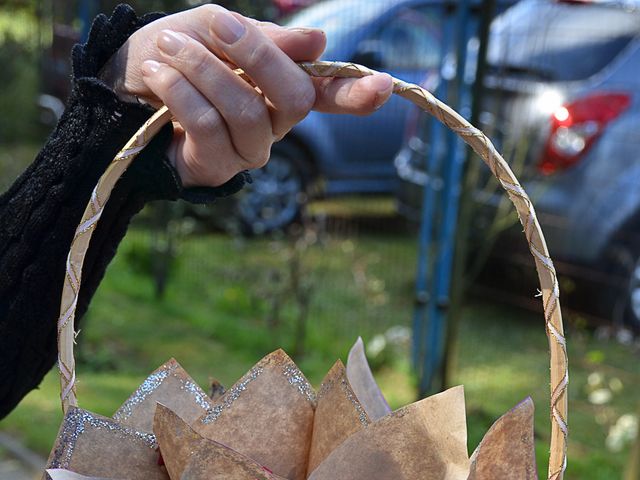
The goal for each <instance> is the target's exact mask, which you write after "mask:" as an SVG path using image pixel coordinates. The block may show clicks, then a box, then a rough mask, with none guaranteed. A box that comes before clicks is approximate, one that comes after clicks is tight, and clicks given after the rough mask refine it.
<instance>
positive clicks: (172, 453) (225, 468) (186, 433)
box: [153, 405, 280, 480]
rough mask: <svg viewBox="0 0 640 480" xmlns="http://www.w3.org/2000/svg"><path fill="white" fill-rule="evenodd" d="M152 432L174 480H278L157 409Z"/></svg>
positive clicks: (173, 414)
mask: <svg viewBox="0 0 640 480" xmlns="http://www.w3.org/2000/svg"><path fill="white" fill-rule="evenodd" d="M153 431H154V432H155V434H156V435H157V438H158V444H159V445H160V451H161V452H162V458H163V460H164V463H165V465H166V467H167V471H168V472H169V476H170V478H171V479H172V480H218V479H219V480H256V479H261V480H276V479H277V478H280V477H277V476H275V475H272V474H271V473H270V472H268V471H266V470H265V469H264V468H263V467H262V466H260V465H259V464H258V463H256V462H254V461H253V460H251V459H250V458H248V457H245V456H244V455H241V454H240V453H238V452H235V451H233V450H231V449H230V448H227V447H225V446H224V445H221V444H219V443H217V442H214V441H213V440H207V439H206V438H203V437H201V436H200V435H198V434H197V433H196V432H195V430H193V429H192V428H191V427H190V426H189V425H188V424H186V423H185V422H184V421H183V420H182V419H181V418H180V417H179V416H178V415H176V414H175V413H174V412H172V411H171V410H169V409H168V408H167V407H165V406H164V405H158V408H157V410H156V414H155V420H154V428H153Z"/></svg>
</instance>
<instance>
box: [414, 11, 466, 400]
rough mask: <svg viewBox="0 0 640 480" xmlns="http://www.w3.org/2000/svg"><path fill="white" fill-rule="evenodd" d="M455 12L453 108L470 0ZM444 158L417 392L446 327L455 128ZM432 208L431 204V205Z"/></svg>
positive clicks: (459, 160) (457, 154)
mask: <svg viewBox="0 0 640 480" xmlns="http://www.w3.org/2000/svg"><path fill="white" fill-rule="evenodd" d="M458 5H459V6H458V11H457V15H456V30H457V39H456V40H457V41H456V45H457V55H456V59H457V68H456V77H455V80H454V81H453V82H452V83H453V86H454V89H453V90H452V91H451V94H450V95H448V96H447V102H448V103H449V105H452V106H453V107H454V108H460V105H461V99H462V98H463V96H465V95H464V92H463V90H464V88H465V83H464V73H465V67H466V51H467V41H468V38H469V20H470V8H469V0H463V1H462V2H460V3H459V4H458ZM446 145H447V152H446V153H447V160H446V162H445V163H444V175H443V181H444V188H443V190H442V194H441V195H440V198H441V202H440V204H441V205H442V219H441V222H440V225H439V232H438V234H437V252H438V253H437V258H436V261H435V264H434V269H433V276H432V278H433V281H432V282H431V295H430V297H431V299H432V301H431V302H429V304H428V320H429V323H428V328H427V331H426V334H425V337H424V341H423V344H424V345H425V347H426V348H425V355H424V359H423V368H422V372H421V375H420V385H419V393H420V396H424V395H426V394H427V393H428V392H429V390H430V389H431V386H432V384H433V380H434V377H435V375H436V372H439V371H440V369H441V365H442V362H443V353H444V352H443V340H444V338H443V333H444V330H445V327H446V320H447V310H448V306H449V289H450V283H451V267H452V263H453V253H454V244H455V229H456V222H457V217H458V200H459V197H460V178H461V174H462V167H463V164H464V157H463V155H462V153H463V149H462V148H461V141H460V140H458V138H457V136H456V135H455V133H454V132H451V131H447V136H446ZM432 209H433V207H432Z"/></svg>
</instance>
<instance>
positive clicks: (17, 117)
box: [0, 32, 42, 145]
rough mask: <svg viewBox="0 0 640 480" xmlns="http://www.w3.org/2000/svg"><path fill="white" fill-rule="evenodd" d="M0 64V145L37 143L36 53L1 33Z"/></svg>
mask: <svg viewBox="0 0 640 480" xmlns="http://www.w3.org/2000/svg"><path fill="white" fill-rule="evenodd" d="M0 65H2V68H1V69H0V85H2V89H1V90H0V144H3V145H6V144H8V143H12V144H16V143H29V142H33V141H38V140H40V139H41V137H42V126H41V125H40V124H39V122H38V108H37V98H38V55H37V51H36V50H35V49H34V48H33V47H32V46H31V45H29V44H28V43H26V42H24V41H21V40H18V39H17V38H16V37H15V36H13V35H12V34H10V33H7V32H5V34H4V36H3V38H2V39H0Z"/></svg>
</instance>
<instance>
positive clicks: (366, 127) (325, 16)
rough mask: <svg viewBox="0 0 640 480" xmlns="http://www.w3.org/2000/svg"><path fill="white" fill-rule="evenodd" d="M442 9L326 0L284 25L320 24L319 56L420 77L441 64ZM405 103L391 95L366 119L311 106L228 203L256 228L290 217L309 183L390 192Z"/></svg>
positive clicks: (423, 1)
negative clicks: (322, 50) (322, 34)
mask: <svg viewBox="0 0 640 480" xmlns="http://www.w3.org/2000/svg"><path fill="white" fill-rule="evenodd" d="M445 15H447V9H446V8H445V2H443V1H437V0H365V1H363V0H330V1H326V2H321V3H319V4H315V5H313V6H312V7H309V8H307V9H305V10H302V11H301V12H299V13H298V14H296V15H294V16H293V17H292V18H291V19H290V20H289V21H288V22H286V25H287V26H290V27H292V26H313V27H318V28H321V29H323V30H324V31H325V32H326V33H327V38H328V44H327V48H326V50H325V53H324V55H323V58H322V59H325V60H341V61H352V62H355V63H359V64H364V65H366V66H368V67H370V68H373V69H375V70H380V71H385V72H388V73H390V74H391V75H393V76H394V77H397V78H401V79H403V80H405V81H408V82H414V83H420V82H421V81H424V80H425V78H426V79H427V81H428V79H429V78H430V72H433V74H434V75H435V74H436V73H437V70H438V67H439V65H440V52H441V36H442V25H443V21H442V20H443V18H444V16H445ZM408 109H409V103H408V102H407V101H406V100H402V99H400V98H392V99H391V100H390V101H389V102H388V103H387V104H386V105H384V106H383V107H382V108H381V109H380V111H378V112H376V113H375V114H374V115H371V116H368V117H355V116H346V115H331V114H324V113H318V112H311V113H310V114H309V115H308V116H307V118H306V119H304V120H303V121H302V122H301V123H300V124H298V125H297V126H296V127H294V129H293V130H292V131H291V132H290V133H289V134H288V135H287V136H286V137H285V138H284V139H283V140H282V141H280V142H278V143H276V144H275V145H274V146H273V148H272V151H271V159H270V161H269V163H268V164H267V166H266V167H264V168H263V169H260V170H257V171H254V172H252V174H253V178H254V182H253V184H252V185H249V186H248V187H247V188H245V190H244V191H243V193H242V194H241V195H240V196H239V198H238V200H237V204H236V205H235V209H236V216H237V218H239V219H240V221H241V222H242V224H243V225H244V227H245V228H246V229H248V230H249V231H251V232H253V233H261V232H265V231H270V230H275V229H280V228H283V227H285V226H286V225H288V224H290V223H291V222H292V221H294V220H295V219H296V218H297V217H298V215H299V214H300V211H301V209H302V208H303V206H304V203H305V201H306V199H307V198H308V194H309V192H310V191H311V189H312V188H313V190H314V191H315V192H318V191H319V192H321V193H323V194H328V195H334V194H345V193H391V192H392V191H393V189H394V185H395V169H394V167H393V158H394V155H395V153H396V152H397V150H398V149H399V148H400V146H401V143H402V138H403V131H404V123H405V117H406V114H407V112H408ZM318 185H322V188H320V189H317V188H315V187H316V186H318Z"/></svg>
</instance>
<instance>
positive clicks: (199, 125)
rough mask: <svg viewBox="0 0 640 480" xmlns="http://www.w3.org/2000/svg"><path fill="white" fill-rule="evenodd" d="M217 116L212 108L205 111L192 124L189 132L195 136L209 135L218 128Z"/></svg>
mask: <svg viewBox="0 0 640 480" xmlns="http://www.w3.org/2000/svg"><path fill="white" fill-rule="evenodd" d="M219 120H220V118H219V115H218V112H216V111H215V110H214V109H213V108H208V109H206V110H205V111H204V112H203V113H201V114H200V115H198V117H197V118H196V119H195V121H194V122H193V125H192V126H191V128H190V130H191V133H193V134H195V135H198V134H200V135H210V134H211V133H212V132H213V131H215V129H216V128H217V127H218V123H219Z"/></svg>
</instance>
